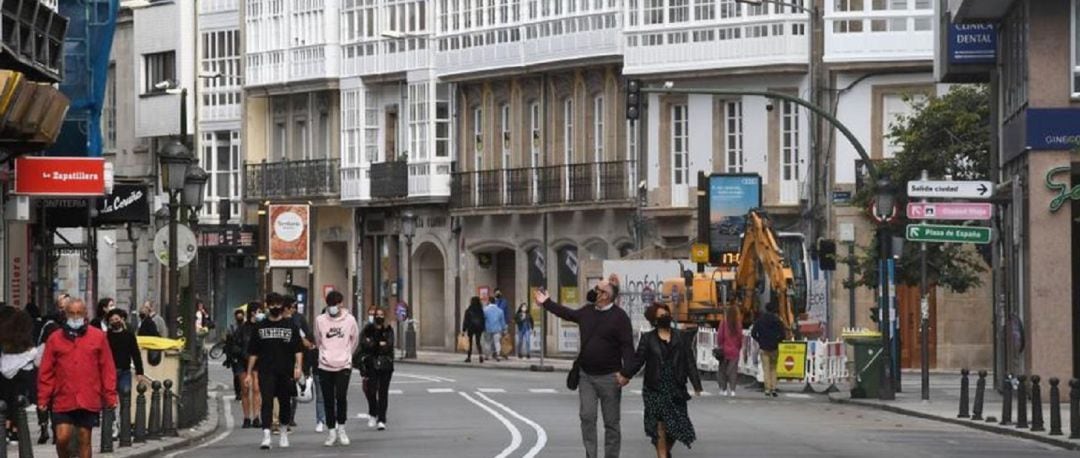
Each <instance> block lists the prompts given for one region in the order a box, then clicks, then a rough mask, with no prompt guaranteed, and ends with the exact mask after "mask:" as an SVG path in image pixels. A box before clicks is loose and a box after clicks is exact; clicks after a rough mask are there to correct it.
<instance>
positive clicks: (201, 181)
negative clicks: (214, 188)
mask: <svg viewBox="0 0 1080 458" xmlns="http://www.w3.org/2000/svg"><path fill="white" fill-rule="evenodd" d="M209 178H210V175H208V174H207V173H206V171H205V170H203V168H202V167H199V166H198V165H194V164H193V165H192V166H191V167H188V170H187V174H186V176H185V179H184V199H183V202H184V206H186V207H189V208H191V209H192V210H193V211H198V210H199V209H200V208H202V206H203V195H204V190H205V189H206V182H207V180H208V179H209Z"/></svg>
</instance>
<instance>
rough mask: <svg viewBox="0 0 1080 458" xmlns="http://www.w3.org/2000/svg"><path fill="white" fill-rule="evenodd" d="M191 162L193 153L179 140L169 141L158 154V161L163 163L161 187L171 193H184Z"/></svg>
mask: <svg viewBox="0 0 1080 458" xmlns="http://www.w3.org/2000/svg"><path fill="white" fill-rule="evenodd" d="M191 160H192V157H191V152H190V151H188V149H187V147H186V146H184V144H183V143H181V142H180V140H179V139H175V138H174V139H172V140H169V142H168V143H166V144H165V147H164V148H162V149H161V151H160V152H159V153H158V161H159V162H160V163H161V187H162V188H163V189H165V190H166V191H169V192H170V193H172V192H179V191H182V190H183V189H184V180H185V179H186V178H187V170H188V166H189V165H190V164H191Z"/></svg>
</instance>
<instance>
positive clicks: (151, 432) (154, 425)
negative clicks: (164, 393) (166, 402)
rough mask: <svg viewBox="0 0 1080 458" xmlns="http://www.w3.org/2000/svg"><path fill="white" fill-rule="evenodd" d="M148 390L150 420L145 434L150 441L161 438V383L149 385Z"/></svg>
mask: <svg viewBox="0 0 1080 458" xmlns="http://www.w3.org/2000/svg"><path fill="white" fill-rule="evenodd" d="M150 389H151V392H150V420H149V422H148V423H147V426H146V434H147V436H149V437H150V438H151V439H157V438H160V437H161V382H157V381H155V382H154V383H151V384H150Z"/></svg>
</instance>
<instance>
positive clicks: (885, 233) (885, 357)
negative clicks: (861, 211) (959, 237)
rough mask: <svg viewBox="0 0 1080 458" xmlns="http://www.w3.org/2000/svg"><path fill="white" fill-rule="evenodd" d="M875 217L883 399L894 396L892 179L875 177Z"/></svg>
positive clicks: (881, 389)
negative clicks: (891, 294) (890, 228)
mask: <svg viewBox="0 0 1080 458" xmlns="http://www.w3.org/2000/svg"><path fill="white" fill-rule="evenodd" d="M874 216H875V218H876V219H877V220H878V228H877V230H878V233H877V235H878V252H879V258H878V292H879V301H880V302H879V303H880V307H881V308H880V309H879V310H881V359H882V361H881V363H882V364H881V367H882V369H881V372H880V376H881V379H880V386H879V388H878V398H879V399H881V400H885V401H891V400H894V399H896V387H895V386H894V383H893V381H894V378H893V362H892V323H891V316H890V315H891V314H892V304H891V298H890V296H889V271H890V270H892V269H891V267H892V264H893V259H892V249H891V243H892V237H891V236H890V234H889V222H890V221H892V219H893V218H894V217H895V216H896V197H895V195H894V190H893V185H892V181H891V180H889V178H888V177H884V176H883V177H881V178H878V180H877V198H876V200H875V201H874Z"/></svg>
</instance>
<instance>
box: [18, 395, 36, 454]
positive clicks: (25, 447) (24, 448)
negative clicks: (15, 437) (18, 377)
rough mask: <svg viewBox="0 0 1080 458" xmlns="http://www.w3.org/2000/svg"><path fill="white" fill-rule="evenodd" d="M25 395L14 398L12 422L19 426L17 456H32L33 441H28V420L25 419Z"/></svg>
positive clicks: (26, 403) (26, 404)
mask: <svg viewBox="0 0 1080 458" xmlns="http://www.w3.org/2000/svg"><path fill="white" fill-rule="evenodd" d="M28 405H29V404H28V401H27V399H26V396H19V397H17V398H15V415H14V417H15V418H14V419H13V423H14V424H15V427H16V428H19V458H34V443H33V442H31V441H30V422H29V420H27V419H26V406H28Z"/></svg>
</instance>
